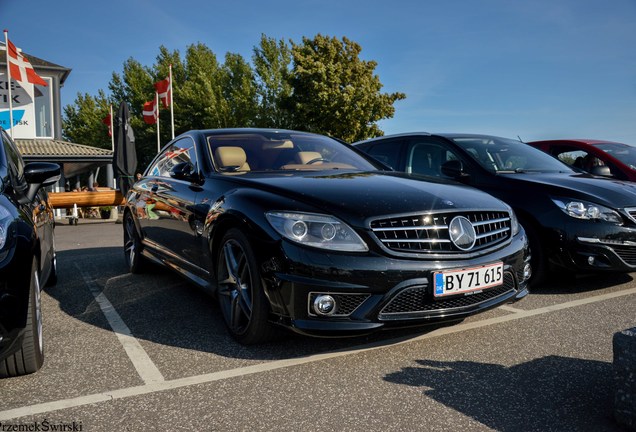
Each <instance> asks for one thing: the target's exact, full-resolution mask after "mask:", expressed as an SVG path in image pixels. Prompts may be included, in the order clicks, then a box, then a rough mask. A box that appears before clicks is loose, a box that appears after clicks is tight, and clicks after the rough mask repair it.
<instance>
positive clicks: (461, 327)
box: [0, 288, 636, 421]
mask: <svg viewBox="0 0 636 432" xmlns="http://www.w3.org/2000/svg"><path fill="white" fill-rule="evenodd" d="M629 295H636V288H631V289H628V290H624V291H617V292H613V293H607V294H602V295H598V296H592V297H588V298H584V299H579V300H573V301H570V302H566V303H561V304H557V305H551V306H546V307H543V308H538V309H533V310H523V311H522V310H520V312H518V313H514V314H510V315H506V316H501V317H496V318H490V319H485V320H481V321H475V322H470V323H464V324H458V325H455V326H451V327H443V328H440V329H437V330H434V331H432V332H430V333H426V334H423V335H421V336H418V337H415V338H406V339H404V338H400V339H392V340H386V341H380V342H374V343H371V344H367V345H360V346H358V347H354V348H349V349H345V350H338V351H332V352H328V353H322V354H314V355H310V356H305V357H298V358H291V359H283V360H275V361H271V362H266V363H260V364H257V365H253V366H247V367H241V368H236V369H230V370H226V371H219V372H214V373H209V374H203V375H197V376H191V377H186V378H180V379H175V380H171V381H162V382H156V383H148V384H146V385H142V386H137V387H128V388H124V389H119V390H113V391H108V392H103V393H96V394H92V395H86V396H79V397H76V398H71V399H63V400H57V401H52V402H45V403H41V404H35V405H30V406H25V407H20V408H14V409H10V410H6V411H0V421H4V420H9V419H15V418H18V417H25V416H32V415H36V414H43V413H48V412H51V411H57V410H61V409H66V408H75V407H80V406H85V405H89V404H94V403H99V402H106V401H110V400H115V399H124V398H128V397H132V396H140V395H144V394H150V393H157V392H161V391H165V390H173V389H177V388H182V387H188V386H192V385H198V384H204V383H210V382H215V381H221V380H224V379H229V378H235V377H240V376H247V375H252V374H257V373H262V372H267V371H272V370H277V369H283V368H287V367H292V366H299V365H303V364H308V363H314V362H318V361H322V360H328V359H333V358H337V357H344V356H348V355H352V354H358V353H362V352H366V351H373V350H377V349H381V348H386V347H388V346H396V345H402V344H405V343H411V342H415V341H422V340H426V339H431V338H434V337H438V336H442V335H446V334H452V333H459V332H462V331H467V330H472V329H477V328H482V327H487V326H490V325H494V324H500V323H503V322H508V321H514V320H519V319H523V318H528V317H532V316H537V315H542V314H546V313H550V312H554V311H558V310H564V309H570V308H574V307H578V306H583V305H586V304H591V303H597V302H601V301H606V300H610V299H613V298H618V297H625V296H629ZM111 307H112V306H111ZM153 366H154V365H153Z"/></svg>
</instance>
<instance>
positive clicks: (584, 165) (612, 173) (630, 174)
mask: <svg viewBox="0 0 636 432" xmlns="http://www.w3.org/2000/svg"><path fill="white" fill-rule="evenodd" d="M528 144H529V145H531V146H533V147H536V148H538V149H540V150H543V151H544V152H546V153H549V154H551V155H552V156H554V157H556V158H558V159H559V160H560V161H561V162H565V163H566V164H568V165H570V166H572V167H574V168H578V169H581V170H583V171H587V172H589V173H591V174H595V175H600V176H604V177H613V178H616V179H619V180H629V181H633V182H636V147H633V146H631V145H628V144H623V143H617V142H612V141H601V140H591V139H562V140H549V141H531V142H529V143H528Z"/></svg>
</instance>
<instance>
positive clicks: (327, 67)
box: [288, 34, 406, 142]
mask: <svg viewBox="0 0 636 432" xmlns="http://www.w3.org/2000/svg"><path fill="white" fill-rule="evenodd" d="M361 50H362V48H361V47H360V45H358V44H357V43H355V42H353V41H350V40H349V39H347V38H346V37H344V38H342V41H340V40H339V39H337V38H330V37H327V36H322V35H320V34H319V35H317V36H316V37H314V38H313V39H308V38H303V43H302V44H300V45H296V44H293V46H292V53H293V58H294V69H293V71H292V77H291V83H292V87H293V93H292V95H291V97H289V98H288V103H289V106H290V108H291V109H292V110H293V112H294V127H295V128H298V129H305V130H309V131H314V132H319V133H323V134H327V135H331V136H335V137H338V138H340V139H343V140H345V141H349V142H352V141H357V140H360V139H364V138H369V137H375V136H379V135H382V131H381V130H380V128H379V127H378V125H377V121H379V120H382V119H385V118H390V117H393V114H394V112H395V108H394V107H393V103H395V101H397V100H400V99H404V98H405V97H406V95H405V94H404V93H391V94H386V93H380V90H381V88H382V83H381V82H380V78H379V77H378V76H377V75H374V74H373V71H374V70H375V68H376V66H377V63H376V62H374V61H364V60H360V52H361Z"/></svg>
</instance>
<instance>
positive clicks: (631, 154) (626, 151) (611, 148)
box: [597, 143, 636, 170]
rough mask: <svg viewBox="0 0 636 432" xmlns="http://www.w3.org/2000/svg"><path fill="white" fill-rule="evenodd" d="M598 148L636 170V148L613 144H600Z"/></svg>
mask: <svg viewBox="0 0 636 432" xmlns="http://www.w3.org/2000/svg"><path fill="white" fill-rule="evenodd" d="M597 147H598V148H600V149H601V150H603V151H604V152H605V153H608V154H610V155H612V156H614V157H615V158H616V159H618V160H619V161H621V162H623V163H624V164H625V165H629V167H630V168H631V169H633V170H636V147H632V146H629V145H627V144H613V143H607V144H598V145H597Z"/></svg>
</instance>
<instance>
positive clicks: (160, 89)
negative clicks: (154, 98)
mask: <svg viewBox="0 0 636 432" xmlns="http://www.w3.org/2000/svg"><path fill="white" fill-rule="evenodd" d="M155 89H156V90H157V93H159V100H161V104H162V105H163V106H164V108H168V107H169V106H170V104H171V103H172V91H171V90H172V88H171V87H170V77H168V78H166V79H165V80H161V81H159V82H156V83H155Z"/></svg>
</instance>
